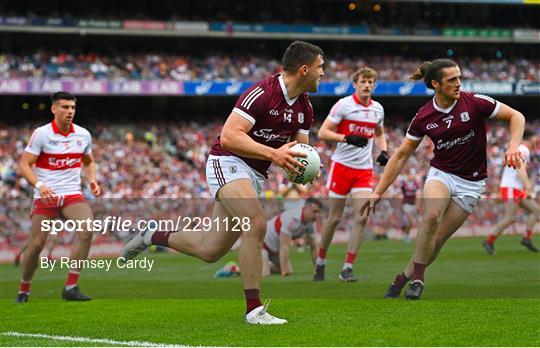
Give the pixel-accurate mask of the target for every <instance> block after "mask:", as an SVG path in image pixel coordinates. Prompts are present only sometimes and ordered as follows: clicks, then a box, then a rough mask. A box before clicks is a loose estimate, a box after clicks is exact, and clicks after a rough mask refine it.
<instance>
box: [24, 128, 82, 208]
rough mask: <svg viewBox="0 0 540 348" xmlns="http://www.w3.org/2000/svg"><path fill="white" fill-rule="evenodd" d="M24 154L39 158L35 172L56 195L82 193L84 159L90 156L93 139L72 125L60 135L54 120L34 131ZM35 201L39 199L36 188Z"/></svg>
mask: <svg viewBox="0 0 540 348" xmlns="http://www.w3.org/2000/svg"><path fill="white" fill-rule="evenodd" d="M24 151H26V152H29V153H31V154H33V155H36V156H38V158H37V161H36V164H35V173H36V175H37V177H38V179H39V181H42V182H43V183H44V184H45V185H47V186H48V187H49V188H51V189H52V190H53V191H54V192H55V194H58V195H66V194H77V193H81V167H82V162H83V161H82V160H83V156H84V155H89V154H90V153H92V138H91V136H90V132H88V131H87V130H86V129H84V128H83V127H80V126H77V125H75V124H72V125H71V128H70V130H69V131H68V132H67V133H63V132H61V131H60V130H59V129H58V127H57V126H56V123H55V122H54V121H53V122H51V123H49V124H46V125H44V126H41V127H39V128H37V129H36V130H35V131H34V133H33V134H32V137H31V138H30V141H29V142H28V145H27V146H26V148H25V149H24ZM34 198H39V190H37V189H34Z"/></svg>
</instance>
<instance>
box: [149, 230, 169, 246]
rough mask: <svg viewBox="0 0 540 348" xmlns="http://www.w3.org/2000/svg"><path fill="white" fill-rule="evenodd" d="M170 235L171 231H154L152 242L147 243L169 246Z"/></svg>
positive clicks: (151, 237)
mask: <svg viewBox="0 0 540 348" xmlns="http://www.w3.org/2000/svg"><path fill="white" fill-rule="evenodd" d="M170 235H171V232H154V233H153V234H152V235H151V236H150V243H147V244H152V245H159V246H163V247H169V237H170ZM145 242H146V236H145Z"/></svg>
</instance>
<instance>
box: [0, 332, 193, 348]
mask: <svg viewBox="0 0 540 348" xmlns="http://www.w3.org/2000/svg"><path fill="white" fill-rule="evenodd" d="M2 335H4V336H15V337H34V338H45V339H50V340H56V341H71V342H88V343H105V344H117V345H123V346H130V347H189V346H179V345H176V344H168V343H152V342H141V341H115V340H111V339H108V338H89V337H79V336H57V335H46V334H33V333H24V332H15V331H7V332H2Z"/></svg>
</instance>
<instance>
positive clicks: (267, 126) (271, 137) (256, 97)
mask: <svg viewBox="0 0 540 348" xmlns="http://www.w3.org/2000/svg"><path fill="white" fill-rule="evenodd" d="M233 112H235V113H237V114H239V115H240V116H242V117H244V118H245V119H247V120H248V121H249V122H251V123H253V128H251V130H250V131H249V132H248V135H249V136H250V137H251V139H253V140H255V141H256V142H258V143H259V144H263V145H266V146H270V147H273V148H274V149H277V148H279V147H281V146H283V145H284V144H286V143H287V142H289V141H290V139H291V137H293V136H295V135H296V133H298V132H300V133H304V134H309V129H310V128H311V124H312V123H313V107H312V106H311V103H310V102H309V99H308V96H307V93H304V94H301V95H299V96H298V97H296V98H294V99H289V97H288V96H287V88H286V87H285V83H284V81H283V77H282V76H281V74H278V75H273V76H269V77H267V78H265V79H263V80H261V81H259V82H257V83H255V84H254V85H252V86H251V87H249V88H248V89H247V90H246V91H245V92H244V93H242V95H241V96H240V97H239V98H238V100H237V101H236V105H235V106H234V109H233ZM210 154H211V155H216V156H237V157H239V158H241V159H242V160H244V161H245V162H246V163H247V164H248V165H249V166H250V167H251V168H253V169H255V170H256V171H258V172H259V173H261V174H262V175H264V176H265V177H266V178H268V167H270V164H271V162H270V161H264V160H257V159H252V158H246V157H242V156H239V155H236V154H234V153H232V152H230V151H227V150H225V149H224V148H223V147H221V143H220V137H219V136H218V137H217V139H216V142H215V143H214V146H212V150H211V151H210Z"/></svg>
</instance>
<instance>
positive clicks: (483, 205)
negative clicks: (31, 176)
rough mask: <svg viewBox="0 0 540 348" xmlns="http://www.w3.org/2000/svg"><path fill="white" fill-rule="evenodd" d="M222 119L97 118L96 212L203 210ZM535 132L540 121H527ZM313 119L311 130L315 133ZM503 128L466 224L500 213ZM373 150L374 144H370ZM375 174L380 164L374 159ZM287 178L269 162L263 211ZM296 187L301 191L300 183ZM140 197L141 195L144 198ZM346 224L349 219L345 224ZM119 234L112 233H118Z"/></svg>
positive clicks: (394, 129)
mask: <svg viewBox="0 0 540 348" xmlns="http://www.w3.org/2000/svg"><path fill="white" fill-rule="evenodd" d="M33 126H34V125H32V126H26V127H5V128H3V129H2V130H1V131H0V141H1V143H2V144H3V146H2V147H1V148H0V155H1V158H2V161H1V163H0V177H1V179H2V185H1V187H0V191H1V192H0V194H1V195H2V197H4V199H3V201H4V202H5V204H2V207H1V209H2V211H1V212H0V219H1V220H2V221H0V224H1V225H2V226H5V228H3V229H2V235H1V237H0V244H2V245H6V244H7V245H8V246H15V245H19V244H20V243H22V242H23V241H24V236H25V234H26V233H27V232H28V231H29V223H30V219H29V210H30V206H31V197H32V188H31V187H30V186H29V185H28V183H27V182H26V180H24V179H23V178H22V177H20V176H19V175H18V173H17V159H18V158H20V156H21V154H22V152H23V151H24V148H25V144H26V141H28V139H29V138H30V136H31V132H32V130H33V129H34V127H33ZM221 126H222V123H221V122H210V123H206V124H197V123H194V122H192V123H183V124H181V125H179V126H178V125H176V124H175V125H174V126H172V125H171V124H170V123H159V122H158V123H152V124H130V125H128V124H119V125H110V124H108V125H105V124H98V125H95V126H91V127H88V128H89V130H90V131H91V133H92V135H93V151H94V156H95V158H96V162H97V172H98V176H97V177H98V181H99V182H100V185H101V188H102V191H103V195H102V197H101V198H99V199H94V200H92V201H91V202H92V205H93V207H94V212H95V215H96V217H98V216H107V215H109V216H123V217H125V218H133V219H136V218H145V219H150V218H153V219H158V218H167V216H169V217H170V216H177V215H178V214H179V212H181V214H182V215H183V216H186V215H190V214H191V215H192V216H209V214H210V211H209V209H210V208H211V206H212V203H213V200H212V199H211V197H210V194H209V192H208V189H207V185H206V182H205V162H206V157H207V154H208V152H209V150H210V148H211V146H212V144H213V141H214V140H215V137H216V135H217V134H219V131H220V127H221ZM532 126H533V127H534V128H535V129H536V132H537V133H540V122H538V121H537V122H535V123H534V124H533V125H532ZM406 127H407V123H406V122H401V123H400V122H397V123H395V122H394V123H392V124H391V125H390V124H389V125H388V126H386V127H385V130H386V135H387V139H388V143H389V149H390V152H392V151H393V149H396V148H397V146H399V144H400V143H401V141H402V139H403V135H404V131H405V129H406ZM316 128H317V127H314V129H313V133H312V134H317V129H316ZM507 136H508V135H507V133H506V131H505V129H504V128H502V127H500V126H498V125H497V124H494V123H489V128H488V170H489V175H490V177H489V179H488V183H487V191H486V193H485V198H488V199H485V200H481V202H480V204H479V206H478V208H477V209H476V210H475V212H474V214H473V216H472V218H471V219H469V221H468V224H469V225H471V224H473V225H474V224H480V225H485V224H491V223H494V222H495V221H496V220H497V218H498V217H499V216H500V213H501V211H502V210H501V209H502V206H501V204H498V203H497V202H498V201H496V200H495V199H496V198H497V197H498V188H499V180H500V174H501V170H502V158H503V154H504V151H505V146H506V143H507ZM312 145H313V146H315V147H316V148H317V150H318V152H319V153H320V155H321V160H322V162H323V163H324V164H328V163H329V158H330V156H331V154H332V152H333V150H334V145H333V144H328V143H325V142H322V141H319V140H318V139H317V138H316V136H312ZM374 154H375V156H376V155H378V152H377V150H375V151H374ZM532 156H533V165H532V168H531V169H530V174H531V175H533V180H537V182H538V180H539V174H540V143H539V144H538V146H537V150H536V152H535V153H533V154H532ZM431 157H432V144H431V143H430V142H429V141H424V142H423V143H422V144H421V146H420V147H419V149H418V150H417V152H416V153H415V154H414V155H413V156H412V157H411V159H410V160H409V162H408V163H407V166H406V168H405V170H404V173H408V172H410V171H412V172H413V173H415V175H416V177H417V178H418V180H420V181H421V180H422V179H423V178H424V177H425V175H426V172H427V169H428V165H429V163H428V159H429V158H431ZM326 169H327V168H325V169H323V172H322V175H321V178H320V179H319V180H317V181H316V182H315V183H314V184H313V185H311V186H310V187H309V195H310V196H314V197H323V198H324V197H326V196H327V192H326V188H325V187H324V180H325V179H326ZM375 171H376V175H380V173H381V172H382V168H380V167H378V166H376V167H375ZM399 182H400V180H397V181H396V183H395V184H394V185H393V186H392V187H391V188H390V189H389V190H388V198H393V199H389V200H387V201H386V202H383V204H384V205H385V206H386V209H379V211H378V216H376V217H375V218H374V219H373V220H374V221H377V222H378V223H377V224H376V225H377V226H378V227H379V228H390V227H397V228H399V227H400V226H401V220H400V215H401V214H399V213H398V214H396V212H400V211H401V210H400V200H399V198H400V194H401V191H400V189H399ZM289 186H290V184H289V183H288V182H287V180H286V176H285V173H284V172H283V171H282V170H280V169H279V168H277V167H275V166H272V167H271V173H270V180H267V181H266V187H265V193H264V194H265V197H266V198H267V201H268V202H269V204H268V207H267V209H268V215H269V216H270V214H272V213H275V212H276V211H277V209H279V206H280V199H281V197H282V193H283V192H284V191H285V190H286V189H287V188H288V187H289ZM301 195H303V196H307V195H308V192H307V191H306V190H304V191H303V192H301ZM87 196H88V197H89V198H90V195H89V194H88V192H87ZM143 198H144V199H143ZM352 214H353V212H352V211H348V212H346V215H345V219H351V218H352ZM343 226H347V223H345V224H343ZM124 237H125V236H123V235H115V236H114V238H119V239H122V238H124Z"/></svg>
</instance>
